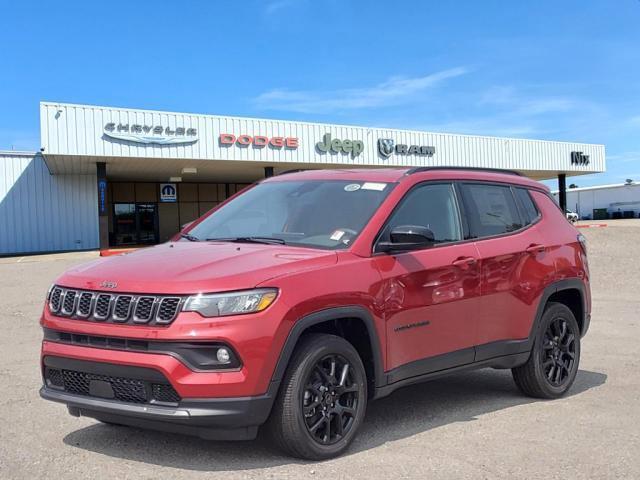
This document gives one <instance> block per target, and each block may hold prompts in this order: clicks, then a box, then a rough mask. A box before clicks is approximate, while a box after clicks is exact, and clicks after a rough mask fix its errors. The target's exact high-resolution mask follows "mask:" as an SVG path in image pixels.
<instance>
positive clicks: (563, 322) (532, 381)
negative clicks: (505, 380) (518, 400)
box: [511, 302, 580, 399]
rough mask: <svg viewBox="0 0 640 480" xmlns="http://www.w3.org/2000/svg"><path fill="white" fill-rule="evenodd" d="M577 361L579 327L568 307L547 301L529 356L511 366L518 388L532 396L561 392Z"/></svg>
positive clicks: (573, 374)
mask: <svg viewBox="0 0 640 480" xmlns="http://www.w3.org/2000/svg"><path fill="white" fill-rule="evenodd" d="M579 362H580V329H579V327H578V322H577V321H576V318H575V317H574V315H573V313H572V312H571V310H570V309H569V308H568V307H567V306H566V305H563V304H561V303H554V302H551V303H549V304H548V305H547V306H546V307H545V310H544V313H543V314H542V319H541V320H540V325H539V328H538V332H537V334H536V337H535V340H534V343H533V348H532V350H531V355H530V356H529V360H527V363H525V364H524V365H522V366H519V367H516V368H513V369H512V370H511V372H512V374H513V379H514V381H515V382H516V385H517V386H518V388H519V389H520V390H521V391H522V392H523V393H524V394H526V395H529V396H531V397H536V398H548V399H550V398H558V397H561V396H562V395H564V394H565V393H566V392H567V390H569V388H571V385H572V384H573V381H574V380H575V378H576V374H577V373H578V364H579Z"/></svg>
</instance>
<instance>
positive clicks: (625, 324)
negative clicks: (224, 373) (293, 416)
mask: <svg viewBox="0 0 640 480" xmlns="http://www.w3.org/2000/svg"><path fill="white" fill-rule="evenodd" d="M581 232H582V233H583V234H584V235H586V236H587V238H588V242H589V258H590V265H591V273H592V277H593V285H592V290H593V316H592V323H591V329H590V331H589V334H588V335H587V337H586V338H584V339H583V344H582V359H581V363H580V371H579V373H578V376H577V379H576V382H575V384H574V386H573V388H572V390H571V391H570V394H569V395H568V396H566V397H565V398H562V399H559V400H554V401H539V400H534V399H530V398H527V397H524V396H523V395H521V394H520V393H519V392H518V390H517V389H516V388H515V385H514V384H513V381H512V379H511V375H510V372H509V371H504V370H481V371H477V372H471V373H464V374H459V375H456V376H452V377H448V378H443V379H439V380H435V381H432V382H430V383H425V384H422V385H417V386H413V387H408V388H405V389H402V390H399V391H397V392H395V393H394V394H392V395H391V396H389V397H388V398H385V399H382V400H380V401H377V402H374V403H372V404H370V406H369V409H368V412H367V416H366V419H365V423H364V426H363V428H362V430H361V432H360V435H359V437H358V438H357V440H356V442H355V444H354V445H353V447H352V448H351V450H350V451H349V452H348V453H347V454H346V455H343V456H342V457H340V458H337V459H334V460H330V461H325V462H320V463H310V462H302V461H299V460H293V459H291V458H288V457H286V456H283V455H281V454H280V453H279V452H278V451H276V450H274V449H273V448H272V447H271V445H270V444H269V442H268V441H267V440H265V439H264V438H259V439H258V440H256V441H251V442H240V443H235V442H228V443H227V442H207V441H203V440H200V439H197V438H191V437H183V436H179V435H170V434H164V433H157V432H150V431H142V430H137V429H133V428H125V427H115V426H108V425H103V424H100V423H97V422H96V421H94V420H91V419H88V418H75V417H71V416H70V415H68V414H67V412H66V408H65V407H64V406H62V405H59V404H54V403H50V402H46V401H44V400H41V399H40V397H39V396H38V389H39V387H40V383H41V378H40V371H39V366H38V360H39V358H38V355H39V347H40V340H41V337H42V332H41V329H40V326H39V324H38V318H39V314H40V311H41V309H42V305H43V301H44V296H45V293H46V291H47V288H48V286H49V285H50V284H51V282H52V281H53V279H54V278H55V277H56V276H57V275H58V274H59V273H61V272H62V271H63V270H64V269H65V268H67V267H69V266H70V265H73V264H77V263H80V262H84V261H87V260H88V259H91V258H94V257H95V256H96V254H95V253H73V254H59V255H47V256H33V257H14V258H0V359H1V361H0V406H1V410H0V478H2V479H5V478H6V479H9V478H11V479H13V478H29V479H34V478H45V477H46V478H49V479H51V478H53V479H73V478H83V479H84V478H96V479H100V478H110V479H113V478H136V479H137V478H153V479H157V478H172V479H183V478H205V477H206V478H207V479H215V478H220V479H225V480H232V479H237V478H278V479H280V478H296V479H297V478H322V479H341V478H362V479H372V478H385V479H396V478H434V479H439V478H442V479H452V478H470V479H478V478H508V479H518V478H522V479H530V478H544V479H555V478H558V479H560V478H562V479H567V478H570V479H573V478H576V479H578V478H580V479H584V478H629V479H638V478H640V359H639V356H640V342H639V339H640V320H639V313H640V295H638V291H639V290H640V289H639V287H640V275H639V274H638V268H639V266H638V260H639V259H640V220H638V222H637V223H636V224H633V222H626V223H625V225H624V227H622V225H621V226H615V222H610V225H609V226H608V227H606V228H587V229H583V230H581Z"/></svg>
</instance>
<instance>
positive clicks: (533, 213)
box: [514, 188, 540, 225]
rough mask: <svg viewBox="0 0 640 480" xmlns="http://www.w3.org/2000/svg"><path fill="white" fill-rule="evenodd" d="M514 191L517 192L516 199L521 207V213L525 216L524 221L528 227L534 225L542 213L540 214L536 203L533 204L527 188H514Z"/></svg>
mask: <svg viewBox="0 0 640 480" xmlns="http://www.w3.org/2000/svg"><path fill="white" fill-rule="evenodd" d="M514 191H515V192H516V198H517V200H518V204H519V205H520V213H522V215H523V216H524V218H523V219H522V220H523V221H524V222H525V224H526V225H530V224H532V223H533V222H535V221H536V219H537V218H538V216H539V215H540V213H538V209H537V208H536V205H535V203H533V200H532V199H531V195H530V194H529V192H528V191H527V189H526V188H514Z"/></svg>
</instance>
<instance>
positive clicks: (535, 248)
mask: <svg viewBox="0 0 640 480" xmlns="http://www.w3.org/2000/svg"><path fill="white" fill-rule="evenodd" d="M544 251H545V246H544V245H540V244H538V243H534V244H532V245H529V246H528V247H527V248H526V249H525V252H527V253H530V254H532V255H535V254H536V253H543V252H544Z"/></svg>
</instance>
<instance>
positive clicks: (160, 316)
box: [156, 297, 180, 323]
mask: <svg viewBox="0 0 640 480" xmlns="http://www.w3.org/2000/svg"><path fill="white" fill-rule="evenodd" d="M179 306H180V297H165V298H163V299H162V300H160V305H159V306H158V313H157V315H156V322H158V323H171V322H172V321H173V319H174V318H175V317H176V315H177V314H178V307H179Z"/></svg>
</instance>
